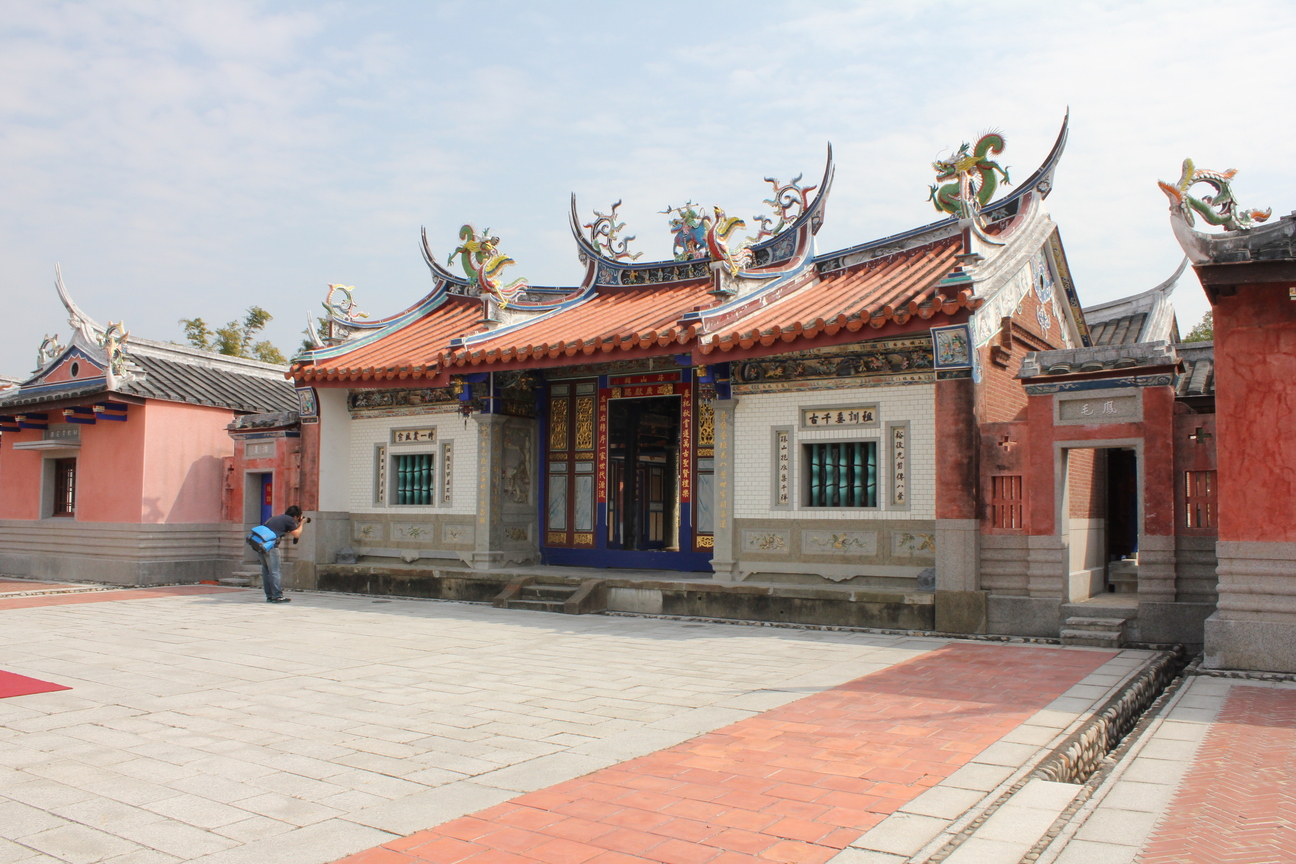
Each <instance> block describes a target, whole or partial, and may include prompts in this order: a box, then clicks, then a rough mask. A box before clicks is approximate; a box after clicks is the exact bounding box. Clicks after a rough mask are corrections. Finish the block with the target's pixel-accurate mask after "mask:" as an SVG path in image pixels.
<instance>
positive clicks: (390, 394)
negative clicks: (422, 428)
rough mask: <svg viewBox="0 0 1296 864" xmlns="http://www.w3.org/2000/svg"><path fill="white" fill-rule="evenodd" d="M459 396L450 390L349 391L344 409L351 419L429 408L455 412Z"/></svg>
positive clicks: (395, 414)
mask: <svg viewBox="0 0 1296 864" xmlns="http://www.w3.org/2000/svg"><path fill="white" fill-rule="evenodd" d="M458 407H459V397H458V396H456V395H455V393H454V390H453V389H452V388H450V387H436V388H422V389H417V390H350V391H348V392H347V410H348V411H350V412H351V414H352V415H353V416H363V417H386V416H399V415H401V414H418V413H425V412H426V410H427V409H428V408H447V409H452V410H458Z"/></svg>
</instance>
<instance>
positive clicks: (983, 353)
mask: <svg viewBox="0 0 1296 864" xmlns="http://www.w3.org/2000/svg"><path fill="white" fill-rule="evenodd" d="M1039 308H1040V304H1039V301H1038V300H1037V299H1036V298H1035V295H1034V294H1033V293H1032V294H1028V295H1027V296H1026V299H1024V300H1023V301H1022V306H1021V309H1020V310H1019V311H1017V312H1016V313H1014V314H1013V335H1012V341H1011V345H1010V347H1009V348H1008V350H1007V351H1006V352H1005V351H1004V349H1003V348H1002V340H1003V336H1002V334H1000V335H998V336H995V338H994V339H992V340H991V342H990V344H989V345H986V346H985V347H984V348H981V349H980V351H979V356H980V360H981V373H982V374H981V386H980V387H979V388H977V389H978V392H977V417H978V419H980V420H981V422H982V423H1004V422H1008V421H1012V420H1024V419H1026V391H1025V389H1024V388H1023V387H1022V383H1021V382H1020V381H1018V380H1017V378H1016V376H1017V371H1018V370H1019V369H1020V368H1021V362H1022V360H1023V359H1024V358H1025V357H1026V355H1027V354H1029V353H1030V352H1031V351H1045V350H1052V349H1057V348H1062V347H1065V346H1064V345H1063V342H1062V331H1061V326H1062V325H1061V324H1060V323H1059V322H1058V320H1057V319H1056V318H1054V317H1053V315H1052V308H1051V306H1045V311H1046V313H1047V314H1048V319H1049V330H1048V337H1047V338H1046V337H1045V336H1043V335H1042V334H1041V333H1040V326H1039V321H1038V320H1037V317H1036V313H1037V312H1038V310H1039ZM1000 364H1006V365H1000Z"/></svg>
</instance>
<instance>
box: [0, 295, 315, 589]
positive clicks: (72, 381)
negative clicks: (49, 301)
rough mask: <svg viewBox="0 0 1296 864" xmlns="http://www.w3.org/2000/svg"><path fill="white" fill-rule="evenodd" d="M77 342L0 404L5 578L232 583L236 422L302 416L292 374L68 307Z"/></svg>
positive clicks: (50, 342) (0, 395) (58, 350)
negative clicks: (231, 468) (231, 469)
mask: <svg viewBox="0 0 1296 864" xmlns="http://www.w3.org/2000/svg"><path fill="white" fill-rule="evenodd" d="M59 293H60V296H61V297H62V299H63V300H64V303H65V305H66V306H67V307H68V312H69V315H70V319H69V320H70V323H71V324H72V327H73V331H72V337H71V339H70V341H69V344H68V345H66V346H64V345H61V344H59V343H58V341H57V338H56V337H54V338H47V339H46V340H45V342H44V343H43V344H42V345H41V346H40V350H39V355H38V364H37V365H38V368H37V370H36V371H35V372H34V373H33V374H32V375H31V376H30V377H29V378H28V379H26V380H24V381H22V382H21V383H20V384H19V386H18V387H17V388H16V389H9V390H6V391H3V392H0V431H2V432H3V434H2V435H0V574H5V575H12V576H27V577H36V578H48V579H63V580H85V581H95V582H109V583H115V584H123V585H146V584H159V583H170V582H192V581H199V580H211V579H219V578H222V577H225V576H229V575H230V573H231V572H232V571H233V570H234V569H236V567H237V566H238V563H239V562H240V561H241V560H242V558H243V552H244V549H243V546H244V544H243V533H244V532H243V520H242V518H241V517H240V518H235V519H231V518H229V514H228V513H226V512H224V510H225V508H224V499H225V496H226V493H225V487H226V485H227V472H228V467H227V466H228V465H229V463H230V461H231V459H232V457H233V455H234V446H235V442H234V440H233V439H232V438H231V437H230V433H229V431H228V427H229V426H230V425H231V424H232V423H234V422H235V421H236V420H237V418H239V417H241V416H245V415H248V414H258V413H264V412H268V411H288V410H291V409H293V408H295V407H296V397H295V394H294V391H293V388H292V386H291V385H290V384H289V383H288V382H286V381H285V380H284V378H283V370H282V369H281V368H280V367H278V366H274V365H271V364H267V363H260V362H257V361H254V360H245V359H241V358H234V357H226V356H223V355H219V354H212V353H210V352H206V351H199V350H196V349H191V348H186V347H182V346H178V345H173V344H168V343H161V342H152V341H148V340H143V339H137V338H134V337H132V336H130V335H129V334H127V333H125V332H124V331H123V330H122V328H121V327H120V325H109V326H108V327H103V326H100V325H99V324H97V323H95V322H94V321H92V320H91V319H89V318H87V317H86V316H85V315H84V314H83V313H82V312H81V311H80V310H79V309H78V308H77V307H76V305H75V304H74V303H72V301H71V299H70V298H68V297H67V294H66V291H65V290H64V289H63V287H62V284H61V281H60V283H59Z"/></svg>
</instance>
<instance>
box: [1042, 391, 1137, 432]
mask: <svg viewBox="0 0 1296 864" xmlns="http://www.w3.org/2000/svg"><path fill="white" fill-rule="evenodd" d="M1093 392H1094V395H1092V396H1087V397H1084V398H1079V399H1077V398H1070V397H1068V398H1065V399H1059V400H1058V422H1060V423H1064V424H1091V423H1129V422H1131V421H1138V420H1139V419H1141V418H1140V416H1139V415H1140V414H1141V412H1140V410H1139V402H1138V397H1137V396H1125V395H1121V396H1114V395H1105V394H1103V392H1102V391H1101V390H1098V391H1093Z"/></svg>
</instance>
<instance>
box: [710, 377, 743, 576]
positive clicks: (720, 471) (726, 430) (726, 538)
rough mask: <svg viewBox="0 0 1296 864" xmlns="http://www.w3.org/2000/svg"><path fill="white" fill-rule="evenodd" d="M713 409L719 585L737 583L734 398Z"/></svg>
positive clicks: (713, 563) (713, 566)
mask: <svg viewBox="0 0 1296 864" xmlns="http://www.w3.org/2000/svg"><path fill="white" fill-rule="evenodd" d="M712 405H713V406H714V408H715V505H714V508H715V549H714V550H712V556H711V569H712V570H713V571H715V578H716V579H717V580H718V581H721V582H733V581H736V580H737V579H738V575H737V570H738V558H737V546H736V541H735V534H736V531H735V528H734V477H735V472H734V452H735V448H734V430H735V426H734V409H736V408H737V407H738V399H737V397H735V398H732V399H717V400H716V401H715V402H713V403H712Z"/></svg>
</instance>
